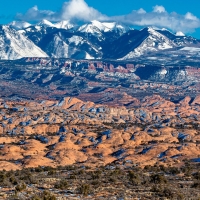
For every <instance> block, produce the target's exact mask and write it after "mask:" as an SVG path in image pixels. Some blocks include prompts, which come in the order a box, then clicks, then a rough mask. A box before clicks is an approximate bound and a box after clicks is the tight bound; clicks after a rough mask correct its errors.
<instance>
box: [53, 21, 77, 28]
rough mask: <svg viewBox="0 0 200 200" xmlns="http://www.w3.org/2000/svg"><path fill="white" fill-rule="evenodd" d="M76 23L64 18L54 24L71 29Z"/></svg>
mask: <svg viewBox="0 0 200 200" xmlns="http://www.w3.org/2000/svg"><path fill="white" fill-rule="evenodd" d="M74 26H75V25H74V24H72V23H71V22H70V21H69V20H63V21H60V22H57V23H56V24H54V27H56V28H60V29H66V30H68V29H71V28H73V27H74Z"/></svg>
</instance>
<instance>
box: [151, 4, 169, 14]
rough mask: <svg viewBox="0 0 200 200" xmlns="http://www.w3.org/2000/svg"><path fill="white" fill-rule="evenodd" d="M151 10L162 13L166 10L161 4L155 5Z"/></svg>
mask: <svg viewBox="0 0 200 200" xmlns="http://www.w3.org/2000/svg"><path fill="white" fill-rule="evenodd" d="M153 12H156V13H164V12H166V11H165V8H164V7H163V6H158V5H156V6H154V7H153Z"/></svg>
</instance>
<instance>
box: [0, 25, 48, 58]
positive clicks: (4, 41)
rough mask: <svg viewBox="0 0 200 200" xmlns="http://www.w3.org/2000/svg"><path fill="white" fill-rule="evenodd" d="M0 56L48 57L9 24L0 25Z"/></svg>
mask: <svg viewBox="0 0 200 200" xmlns="http://www.w3.org/2000/svg"><path fill="white" fill-rule="evenodd" d="M0 31H1V34H0V58H1V59H5V60H15V59H19V58H22V57H48V55H47V54H46V53H45V52H43V51H42V50H41V49H40V48H39V47H37V46H36V45H35V44H34V43H33V42H32V41H30V40H29V39H27V38H26V37H25V36H24V35H23V34H21V33H20V32H17V31H16V30H15V29H13V28H11V27H10V26H0Z"/></svg>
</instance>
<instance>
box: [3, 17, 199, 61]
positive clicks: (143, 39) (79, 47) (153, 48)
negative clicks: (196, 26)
mask: <svg viewBox="0 0 200 200" xmlns="http://www.w3.org/2000/svg"><path fill="white" fill-rule="evenodd" d="M29 25H30V26H29ZM7 26H8V27H9V28H10V29H11V30H13V31H16V35H17V34H21V35H22V36H24V37H26V38H27V39H28V40H30V41H31V42H33V43H34V45H35V46H37V47H38V48H40V49H41V50H42V51H43V52H44V53H45V54H46V56H49V57H52V58H72V59H117V60H130V59H135V58H138V57H142V56H146V55H148V54H157V53H158V52H163V51H165V50H168V49H169V50H170V49H174V48H177V47H178V48H185V47H196V48H198V47H200V40H198V39H196V38H193V37H191V36H185V35H184V34H183V33H182V32H178V33H172V32H171V31H169V30H167V29H159V28H153V27H145V28H143V29H141V30H136V29H132V28H130V27H127V26H126V25H123V24H119V23H117V22H100V21H97V20H94V21H91V22H89V23H86V24H83V25H79V26H78V25H75V24H73V23H71V22H70V21H61V22H57V23H52V22H50V21H48V20H42V21H41V22H39V23H37V24H35V25H33V24H29V23H27V22H21V23H20V22H16V21H14V22H11V23H10V24H8V25H7ZM13 37H14V36H13ZM1 43H2V44H4V43H5V44H6V41H2V42H1ZM0 57H2V56H1V54H0ZM4 57H5V58H6V56H4ZM24 57H29V54H27V56H26V55H24ZM30 57H34V56H30ZM35 57H37V56H35ZM38 57H40V56H39V55H38ZM41 57H43V56H41ZM17 58H18V57H9V56H7V59H17ZM19 58H20V57H19Z"/></svg>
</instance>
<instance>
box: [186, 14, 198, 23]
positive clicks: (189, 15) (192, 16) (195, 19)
mask: <svg viewBox="0 0 200 200" xmlns="http://www.w3.org/2000/svg"><path fill="white" fill-rule="evenodd" d="M185 19H189V20H194V21H198V18H197V17H196V16H194V15H193V14H192V13H190V12H187V13H186V15H185Z"/></svg>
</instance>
